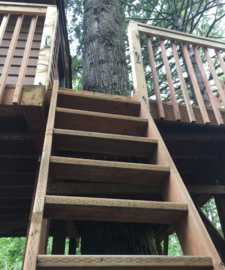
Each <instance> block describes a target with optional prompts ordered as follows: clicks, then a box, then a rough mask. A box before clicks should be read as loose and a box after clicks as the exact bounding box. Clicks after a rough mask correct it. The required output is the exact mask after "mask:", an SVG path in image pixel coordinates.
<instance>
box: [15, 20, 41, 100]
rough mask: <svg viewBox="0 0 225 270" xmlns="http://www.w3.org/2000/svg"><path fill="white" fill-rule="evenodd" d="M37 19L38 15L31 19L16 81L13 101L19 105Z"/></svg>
mask: <svg viewBox="0 0 225 270" xmlns="http://www.w3.org/2000/svg"><path fill="white" fill-rule="evenodd" d="M37 20H38V16H33V17H32V19H31V24H30V30H29V34H28V39H27V43H26V47H25V50H24V55H23V60H22V63H21V67H20V72H19V76H18V80H17V83H16V89H15V92H14V97H13V101H12V102H13V104H16V105H19V103H20V100H21V96H22V87H23V84H24V79H25V74H26V69H27V65H28V60H29V57H30V51H31V47H32V43H33V38H34V32H35V28H36V24H37Z"/></svg>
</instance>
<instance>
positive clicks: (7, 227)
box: [0, 217, 29, 234]
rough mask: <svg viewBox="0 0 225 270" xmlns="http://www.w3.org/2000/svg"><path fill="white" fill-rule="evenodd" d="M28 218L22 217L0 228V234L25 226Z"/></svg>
mask: <svg viewBox="0 0 225 270" xmlns="http://www.w3.org/2000/svg"><path fill="white" fill-rule="evenodd" d="M28 220H29V218H28V217H24V218H20V219H17V220H15V221H12V222H10V223H7V224H5V225H1V226H0V234H2V233H6V232H8V231H12V230H14V229H17V228H21V227H23V226H26V225H27V223H28Z"/></svg>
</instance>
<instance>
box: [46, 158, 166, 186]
mask: <svg viewBox="0 0 225 270" xmlns="http://www.w3.org/2000/svg"><path fill="white" fill-rule="evenodd" d="M50 162H51V163H50V169H49V176H50V177H53V178H61V179H71V180H84V181H98V182H99V181H100V182H102V181H103V182H114V183H130V184H138V183H139V184H140V183H141V184H147V185H158V184H159V183H161V182H162V181H163V180H165V179H166V178H167V177H168V175H169V172H170V169H169V167H168V166H156V165H145V164H132V163H124V162H110V161H98V160H88V159H86V160H84V159H75V158H63V157H51V160H50Z"/></svg>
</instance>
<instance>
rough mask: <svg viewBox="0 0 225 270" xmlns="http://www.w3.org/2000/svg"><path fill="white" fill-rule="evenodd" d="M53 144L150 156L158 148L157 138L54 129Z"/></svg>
mask: <svg viewBox="0 0 225 270" xmlns="http://www.w3.org/2000/svg"><path fill="white" fill-rule="evenodd" d="M53 146H54V149H56V150H66V151H78V152H79V151H80V152H89V153H90V152H91V153H103V154H110V155H119V156H127V157H148V158H150V157H151V156H152V154H153V153H154V151H155V150H156V147H157V140H152V139H150V138H144V137H133V136H124V135H115V134H107V133H96V132H85V131H77V130H63V129H54V138H53Z"/></svg>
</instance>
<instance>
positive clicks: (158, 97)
mask: <svg viewBox="0 0 225 270" xmlns="http://www.w3.org/2000/svg"><path fill="white" fill-rule="evenodd" d="M146 38H147V47H148V56H149V61H150V66H151V71H152V80H153V84H154V91H155V96H156V102H157V108H158V114H159V118H160V119H164V118H165V112H164V109H163V105H162V99H161V93H160V89H159V82H158V76H157V71H156V68H155V59H154V54H153V49H152V42H151V38H150V37H146Z"/></svg>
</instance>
